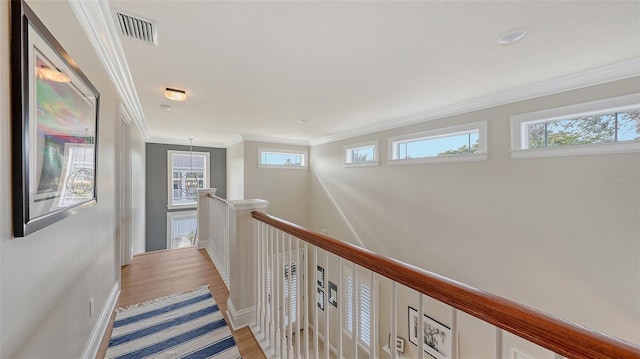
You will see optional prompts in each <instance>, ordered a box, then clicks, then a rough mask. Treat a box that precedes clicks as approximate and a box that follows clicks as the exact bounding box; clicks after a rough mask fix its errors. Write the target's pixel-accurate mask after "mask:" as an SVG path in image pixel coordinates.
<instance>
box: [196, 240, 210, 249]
mask: <svg viewBox="0 0 640 359" xmlns="http://www.w3.org/2000/svg"><path fill="white" fill-rule="evenodd" d="M202 248H209V239H208V238H198V249H202Z"/></svg>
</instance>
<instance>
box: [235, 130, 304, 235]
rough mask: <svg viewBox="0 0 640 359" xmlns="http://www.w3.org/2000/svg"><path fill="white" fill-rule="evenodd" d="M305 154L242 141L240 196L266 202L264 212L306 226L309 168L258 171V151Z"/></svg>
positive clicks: (289, 147) (298, 148)
mask: <svg viewBox="0 0 640 359" xmlns="http://www.w3.org/2000/svg"><path fill="white" fill-rule="evenodd" d="M259 148H270V149H281V150H294V151H309V147H306V146H295V145H284V144H276V143H265V142H255V141H244V195H245V198H248V199H251V198H259V199H264V200H267V201H269V207H268V208H267V213H269V214H272V215H274V216H277V217H280V218H282V219H285V220H287V221H290V222H293V223H296V224H299V225H301V226H306V225H307V223H308V217H309V214H308V212H309V207H308V204H307V203H306V201H307V198H309V169H299V168H259V167H258V157H259V155H258V149H259Z"/></svg>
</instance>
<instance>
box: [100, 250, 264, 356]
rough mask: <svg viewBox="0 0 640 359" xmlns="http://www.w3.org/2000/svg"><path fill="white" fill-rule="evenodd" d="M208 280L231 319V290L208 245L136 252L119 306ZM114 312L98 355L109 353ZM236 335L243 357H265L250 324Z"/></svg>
mask: <svg viewBox="0 0 640 359" xmlns="http://www.w3.org/2000/svg"><path fill="white" fill-rule="evenodd" d="M205 284H209V289H210V290H211V293H212V294H213V297H214V299H215V301H216V303H217V304H218V306H219V307H220V310H221V311H222V313H223V314H224V318H225V320H226V321H227V323H228V322H229V319H228V318H227V298H228V297H229V292H228V291H227V288H226V287H225V286H224V283H223V282H222V278H221V277H220V274H219V273H218V271H217V270H216V268H215V267H214V265H213V263H212V262H211V259H210V258H209V256H208V255H207V252H206V251H205V250H204V249H201V250H198V249H196V248H194V247H189V248H181V249H173V250H164V251H156V252H149V253H144V254H140V255H136V256H134V257H133V260H132V261H131V264H130V265H128V266H126V267H123V268H122V283H121V292H120V297H119V298H118V303H117V305H116V307H118V308H120V307H127V306H129V305H132V304H137V303H141V302H144V301H147V300H152V299H155V298H159V297H163V296H166V295H170V294H174V293H180V292H184V291H188V290H190V289H194V288H197V287H199V286H202V285H205ZM114 316H115V314H112V316H111V320H110V323H109V327H108V328H107V331H106V334H105V336H104V338H103V339H102V343H101V345H100V350H99V351H98V355H97V359H102V358H104V355H105V353H106V350H107V345H108V343H109V336H110V334H111V328H112V325H113V318H114ZM233 337H234V338H235V341H236V344H237V346H238V349H239V350H240V354H241V355H242V357H243V358H245V359H253V358H255V359H260V358H264V355H263V353H262V350H261V349H260V347H259V346H258V343H257V342H256V340H255V338H254V337H253V334H252V333H251V331H250V330H249V328H246V327H245V328H242V329H240V330H238V331H236V332H233Z"/></svg>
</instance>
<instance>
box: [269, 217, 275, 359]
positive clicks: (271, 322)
mask: <svg viewBox="0 0 640 359" xmlns="http://www.w3.org/2000/svg"><path fill="white" fill-rule="evenodd" d="M274 231H275V228H273V227H271V228H270V230H269V256H270V259H271V260H270V261H269V262H271V267H270V270H269V281H270V282H269V283H270V288H269V328H270V331H269V346H270V347H271V348H273V350H275V345H276V342H275V338H276V325H275V319H274V317H275V315H274V313H275V310H276V308H275V304H274V303H275V298H274V294H273V293H274V290H273V288H274V286H275V283H274V281H275V280H274V268H275V256H274V250H273V249H274V247H275V246H274V243H273V234H274Z"/></svg>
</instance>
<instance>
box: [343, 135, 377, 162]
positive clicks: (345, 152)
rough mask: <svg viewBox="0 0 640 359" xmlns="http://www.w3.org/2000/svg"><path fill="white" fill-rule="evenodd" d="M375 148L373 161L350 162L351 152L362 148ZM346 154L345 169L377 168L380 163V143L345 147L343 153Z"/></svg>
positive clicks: (375, 141)
mask: <svg viewBox="0 0 640 359" xmlns="http://www.w3.org/2000/svg"><path fill="white" fill-rule="evenodd" d="M371 146H373V159H372V160H370V161H365V162H349V151H351V150H355V149H358V148H361V147H371ZM342 153H343V154H344V166H345V167H367V166H377V165H378V162H379V155H378V153H379V143H378V140H373V141H367V142H360V143H354V144H352V145H346V146H344V150H343V151H342Z"/></svg>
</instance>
